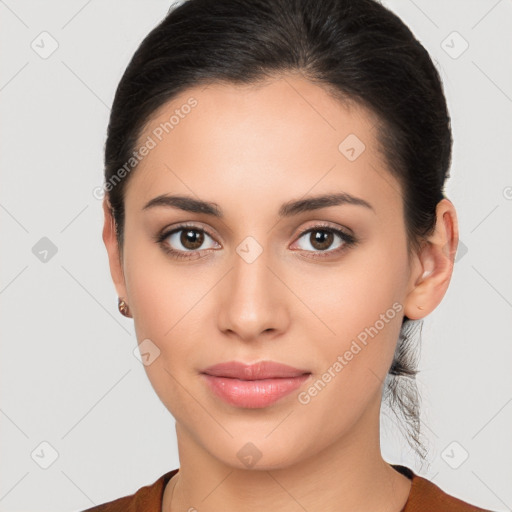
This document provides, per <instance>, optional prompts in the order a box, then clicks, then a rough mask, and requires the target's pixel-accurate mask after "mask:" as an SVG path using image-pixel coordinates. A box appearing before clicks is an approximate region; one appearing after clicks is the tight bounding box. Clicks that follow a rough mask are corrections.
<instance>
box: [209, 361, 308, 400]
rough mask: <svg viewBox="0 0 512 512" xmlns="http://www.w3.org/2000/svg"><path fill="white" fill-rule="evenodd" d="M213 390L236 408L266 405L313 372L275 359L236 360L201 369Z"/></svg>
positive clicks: (283, 395)
mask: <svg viewBox="0 0 512 512" xmlns="http://www.w3.org/2000/svg"><path fill="white" fill-rule="evenodd" d="M201 375H202V377H203V378H204V379H205V381H206V383H207V384H208V386H209V388H210V390H211V391H212V392H213V393H214V394H215V395H216V396H218V397H219V398H221V399H222V400H224V401H225V402H227V403H228V404H230V405H233V406H235V407H244V408H250V409H256V408H263V407H267V406H269V405H271V404H273V403H275V402H277V401H278V400H280V399H281V398H283V397H285V396H286V395H289V394H290V393H291V392H292V391H294V390H295V389H297V388H299V387H300V386H301V385H302V384H303V383H304V382H305V381H306V380H308V379H309V377H310V376H311V372H308V371H307V370H301V369H298V368H294V367H292V366H288V365H285V364H281V363H276V362H274V361H260V362H258V363H254V364H249V365H247V364H244V363H240V362H237V361H229V362H226V363H220V364H216V365H214V366H210V367H209V368H206V369H205V370H203V371H202V372H201Z"/></svg>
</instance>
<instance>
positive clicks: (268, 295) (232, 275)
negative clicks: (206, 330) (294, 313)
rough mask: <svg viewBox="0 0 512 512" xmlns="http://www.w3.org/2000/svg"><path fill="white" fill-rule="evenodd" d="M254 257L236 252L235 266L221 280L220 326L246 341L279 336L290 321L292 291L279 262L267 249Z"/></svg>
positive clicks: (224, 331) (221, 328)
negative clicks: (286, 283) (275, 262)
mask: <svg viewBox="0 0 512 512" xmlns="http://www.w3.org/2000/svg"><path fill="white" fill-rule="evenodd" d="M240 254H241V255H240ZM251 260H252V258H247V257H245V254H244V253H243V251H240V253H238V252H237V253H236V254H235V255H234V257H233V267H232V269H231V271H230V272H229V274H228V275H227V276H226V278H225V279H224V280H223V283H222V297H221V298H220V302H219V308H220V310H219V312H218V326H219V329H220V330H221V331H222V332H223V333H225V334H227V335H229V336H231V337H238V338H239V339H240V340H244V341H256V340H258V339H260V338H261V337H263V336H264V337H265V338H268V337H269V336H270V337H276V336H278V335H279V334H281V333H283V332H285V331H286V329H287V328H288V325H289V321H290V312H289V309H288V308H289V300H290V297H289V295H290V292H289V290H287V288H286V286H285V285H284V284H283V278H282V277H281V278H280V276H279V270H278V268H279V265H277V264H273V263H272V262H271V261H270V258H269V257H268V253H267V251H265V250H264V251H263V252H262V253H261V254H259V255H258V256H257V257H256V259H254V260H253V261H251ZM271 267H272V268H271ZM274 267H275V268H274ZM287 295H288V297H287Z"/></svg>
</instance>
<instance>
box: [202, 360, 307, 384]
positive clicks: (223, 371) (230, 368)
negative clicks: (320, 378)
mask: <svg viewBox="0 0 512 512" xmlns="http://www.w3.org/2000/svg"><path fill="white" fill-rule="evenodd" d="M201 373H205V374H207V375H212V376H214V377H229V378H232V379H241V380H260V379H275V378H286V377H288V378H290V377H299V376H301V375H305V374H309V373H311V372H309V371H307V370H300V369H298V368H294V367H293V366H288V365H286V364H281V363H277V362H275V361H260V362H257V363H253V364H245V363H240V362H238V361H228V362H225V363H219V364H215V365H213V366H210V367H208V368H206V369H205V370H203V371H202V372H201Z"/></svg>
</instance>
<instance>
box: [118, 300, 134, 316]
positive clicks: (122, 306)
mask: <svg viewBox="0 0 512 512" xmlns="http://www.w3.org/2000/svg"><path fill="white" fill-rule="evenodd" d="M117 307H118V309H119V312H120V313H121V314H122V315H123V316H126V317H128V318H133V317H132V316H131V315H130V308H129V307H128V304H126V302H125V301H124V300H123V299H121V297H118V298H117Z"/></svg>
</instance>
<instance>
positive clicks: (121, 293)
mask: <svg viewBox="0 0 512 512" xmlns="http://www.w3.org/2000/svg"><path fill="white" fill-rule="evenodd" d="M103 213H104V215H105V222H104V224H103V242H104V243H105V247H106V248H107V254H108V262H109V266H110V275H111V276H112V281H113V282H114V286H115V288H116V292H117V295H118V297H121V298H126V283H125V280H124V272H123V263H122V261H121V255H120V251H119V245H118V243H117V237H116V226H115V221H114V217H113V215H112V209H111V206H110V203H109V201H108V199H107V196H105V198H104V199H103Z"/></svg>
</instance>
